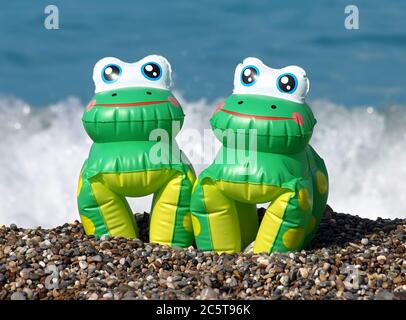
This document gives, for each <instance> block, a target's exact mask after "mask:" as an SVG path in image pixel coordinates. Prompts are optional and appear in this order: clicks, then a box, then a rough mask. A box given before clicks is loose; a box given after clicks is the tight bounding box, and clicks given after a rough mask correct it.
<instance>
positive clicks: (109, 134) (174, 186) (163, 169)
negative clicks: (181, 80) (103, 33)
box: [78, 55, 195, 247]
mask: <svg viewBox="0 0 406 320" xmlns="http://www.w3.org/2000/svg"><path fill="white" fill-rule="evenodd" d="M93 80H94V82H95V85H96V95H95V96H94V97H93V99H92V101H91V102H90V103H89V105H88V106H87V108H86V110H85V112H84V114H83V119H82V120H83V125H84V127H85V130H86V132H87V133H88V135H89V136H90V138H91V139H92V140H93V141H94V143H93V145H92V147H91V150H90V153H89V157H88V158H87V160H86V161H85V163H84V165H83V168H82V171H81V174H80V178H79V186H78V207H79V213H80V217H81V220H82V222H83V226H84V229H85V231H86V233H87V234H93V235H96V236H102V235H110V236H121V237H125V238H136V237H138V229H137V225H136V221H135V220H134V216H133V214H132V211H131V209H130V207H129V205H128V203H127V201H126V198H125V197H143V196H146V195H149V194H154V199H153V204H152V209H151V212H152V217H151V225H150V241H151V242H156V243H161V244H166V245H170V246H180V247H187V246H190V245H191V244H192V243H193V231H192V223H191V215H190V197H191V190H192V186H193V183H194V180H195V175H194V171H193V168H192V167H191V165H190V164H189V163H188V162H187V161H185V160H184V159H186V157H185V156H184V155H183V154H182V152H181V151H179V150H178V147H177V145H176V142H175V141H174V140H173V138H174V137H175V136H176V133H177V132H173V130H174V129H173V128H175V129H176V128H179V129H180V127H181V126H182V123H183V118H184V114H183V111H182V108H181V106H180V105H179V103H178V101H177V100H176V99H175V98H174V96H173V94H172V93H171V91H170V86H171V66H170V64H169V62H168V61H167V60H166V59H165V58H163V57H161V56H156V55H152V56H147V57H145V58H144V59H142V60H140V61H138V62H135V63H125V62H123V61H120V60H119V59H116V58H104V59H102V60H100V61H99V62H98V63H97V64H96V65H95V67H94V73H93ZM176 122H177V125H174V124H175V123H176ZM156 129H160V130H162V131H163V132H164V133H166V134H167V136H168V138H169V139H168V141H160V142H159V143H158V142H157V141H154V140H153V139H151V137H153V133H154V130H156ZM175 131H176V130H175ZM158 145H159V148H158V149H159V150H158V151H162V150H164V149H165V148H163V147H162V146H164V147H167V150H168V152H162V154H161V155H160V156H156V157H154V155H155V154H158V153H159V152H155V151H154V149H155V148H156V147H157V146H158ZM177 154H180V155H181V156H180V157H177V158H176V159H175V160H176V161H175V160H174V159H173V155H177ZM182 159H183V160H184V161H183V162H182Z"/></svg>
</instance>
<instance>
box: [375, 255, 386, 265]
mask: <svg viewBox="0 0 406 320" xmlns="http://www.w3.org/2000/svg"><path fill="white" fill-rule="evenodd" d="M376 260H377V261H378V262H379V263H380V264H384V263H385V262H386V257H385V256H383V255H380V256H377V257H376Z"/></svg>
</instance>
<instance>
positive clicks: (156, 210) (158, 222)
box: [149, 169, 195, 247]
mask: <svg viewBox="0 0 406 320" xmlns="http://www.w3.org/2000/svg"><path fill="white" fill-rule="evenodd" d="M186 171H187V172H186V173H183V172H176V173H175V174H174V175H172V177H171V178H170V179H169V181H168V182H167V183H166V184H164V185H163V186H162V187H161V188H160V189H159V190H158V191H157V192H156V193H155V194H154V200H153V203H152V210H151V212H152V216H151V224H150V236H149V237H150V241H151V242H153V243H159V244H165V245H168V246H171V247H188V246H191V245H192V244H193V231H192V221H191V215H190V196H191V193H192V186H193V183H194V181H195V175H194V173H193V170H190V169H189V170H186Z"/></svg>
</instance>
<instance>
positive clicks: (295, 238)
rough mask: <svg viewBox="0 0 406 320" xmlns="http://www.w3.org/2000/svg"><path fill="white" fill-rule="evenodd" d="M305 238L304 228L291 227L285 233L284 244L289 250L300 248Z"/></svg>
mask: <svg viewBox="0 0 406 320" xmlns="http://www.w3.org/2000/svg"><path fill="white" fill-rule="evenodd" d="M303 239H304V229H303V228H291V229H288V230H287V231H286V232H285V233H284V235H283V239H282V240H283V244H284V245H285V247H286V248H288V249H289V250H294V249H297V248H300V246H301V244H302V243H303Z"/></svg>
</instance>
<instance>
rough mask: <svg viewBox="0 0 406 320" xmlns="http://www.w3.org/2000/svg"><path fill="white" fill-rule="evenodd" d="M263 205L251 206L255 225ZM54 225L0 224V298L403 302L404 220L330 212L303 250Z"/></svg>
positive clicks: (143, 220) (143, 221)
mask: <svg viewBox="0 0 406 320" xmlns="http://www.w3.org/2000/svg"><path fill="white" fill-rule="evenodd" d="M264 211H265V210H264V209H262V208H261V209H259V210H258V216H259V219H261V218H262V216H263V214H264ZM136 218H137V222H138V224H139V225H140V229H141V230H142V232H141V236H140V238H141V239H140V240H138V239H134V240H126V239H123V238H110V237H103V238H102V239H95V238H94V237H92V236H86V235H85V234H84V232H83V228H82V226H81V224H80V223H79V222H78V221H75V222H74V223H72V224H64V225H63V226H60V227H57V228H53V229H49V230H47V229H42V228H37V229H22V228H18V227H17V226H16V225H15V224H13V225H10V226H9V227H6V226H1V227H0V300H3V299H11V300H29V299H56V300H67V299H91V300H119V299H124V300H132V299H273V300H277V299H314V300H317V299H351V300H353V299H369V300H406V219H403V220H402V219H395V220H388V219H380V218H379V219H377V220H375V221H372V220H368V219H363V218H360V217H358V216H352V215H348V214H343V213H336V212H334V211H333V210H332V209H331V208H330V207H327V209H326V215H325V217H324V219H323V221H322V223H321V225H320V229H319V231H318V233H317V235H316V237H315V239H314V240H313V243H312V244H311V246H310V247H309V248H308V249H307V250H302V251H300V252H290V253H286V254H280V253H274V254H271V255H267V254H261V255H258V254H253V253H252V252H250V249H249V248H248V249H247V250H246V252H244V253H242V254H231V255H230V254H222V255H218V254H214V253H212V252H200V251H197V250H196V249H194V248H193V247H190V248H187V249H179V248H175V249H172V248H169V247H166V246H160V245H155V244H150V243H148V223H149V216H148V214H146V213H144V214H138V215H136Z"/></svg>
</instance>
